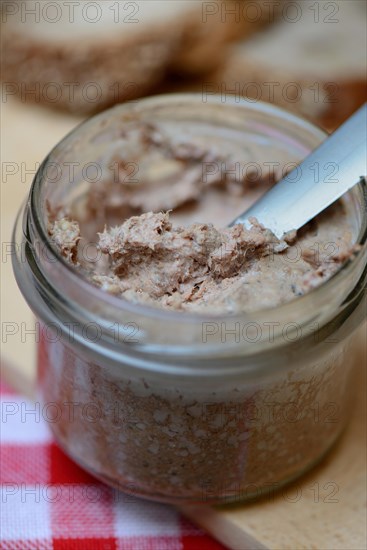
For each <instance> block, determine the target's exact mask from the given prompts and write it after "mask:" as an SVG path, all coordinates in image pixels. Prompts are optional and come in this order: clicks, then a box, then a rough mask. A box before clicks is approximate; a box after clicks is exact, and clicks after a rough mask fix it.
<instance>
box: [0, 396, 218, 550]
mask: <svg viewBox="0 0 367 550" xmlns="http://www.w3.org/2000/svg"><path fill="white" fill-rule="evenodd" d="M0 392H1V447H0V458H1V469H0V471H1V473H0V475H1V501H0V506H1V532H0V548H1V549H2V550H51V549H52V550H115V549H116V550H117V549H122V550H223V549H224V547H223V546H222V545H221V544H219V543H218V542H216V541H215V540H214V539H212V538H210V537H209V536H208V535H206V534H205V533H204V532H203V531H201V530H200V529H198V528H197V527H195V526H194V525H192V524H191V523H190V522H189V521H187V520H186V519H185V518H183V517H182V516H181V515H180V513H179V512H178V511H176V510H175V509H174V508H173V507H171V506H167V505H163V504H156V503H152V502H148V501H145V500H142V499H138V498H135V497H131V496H129V495H126V494H123V493H121V492H119V491H115V490H113V489H111V488H109V487H107V486H106V485H104V484H103V483H100V482H99V481H97V480H96V479H94V478H93V477H92V476H90V475H89V474H87V473H86V472H84V471H83V470H82V469H80V468H79V467H78V466H77V465H76V464H74V463H73V462H72V461H71V460H70V459H69V458H68V457H67V456H66V455H65V454H64V453H63V452H62V451H61V450H60V449H59V448H58V447H57V445H56V444H55V441H54V440H53V437H52V435H51V433H50V431H49V428H48V426H47V423H46V422H45V420H44V419H43V418H42V414H40V411H39V410H37V406H36V407H35V405H34V403H32V402H31V401H28V400H27V399H26V398H24V397H22V396H20V395H18V394H16V393H14V392H12V391H11V390H10V388H9V387H7V386H5V385H2V386H1V389H0Z"/></svg>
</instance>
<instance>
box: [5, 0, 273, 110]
mask: <svg viewBox="0 0 367 550" xmlns="http://www.w3.org/2000/svg"><path fill="white" fill-rule="evenodd" d="M273 1H275V0H271V2H273ZM282 1H284V0H282ZM246 2H247V0H240V1H238V0H214V1H212V2H204V1H202V0H159V1H158V0H133V1H130V0H99V1H97V2H89V1H87V0H80V1H79V2H68V1H66V2H65V1H64V0H56V1H55V0H54V1H53V2H48V1H47V0H44V1H42V2H39V1H34V0H22V1H20V0H5V2H3V10H2V11H3V14H2V20H3V24H2V33H3V44H2V45H3V80H4V81H5V85H4V87H3V89H4V93H5V95H6V97H7V96H9V95H13V94H14V95H15V94H17V95H20V96H21V98H22V100H23V101H29V100H33V101H36V102H39V103H48V104H49V105H51V106H56V107H62V108H66V109H68V110H69V111H74V112H78V113H91V112H94V111H96V110H100V109H102V108H104V107H106V106H108V105H111V104H114V103H117V102H120V101H124V100H129V99H134V98H137V97H140V96H143V95H145V94H146V93H148V92H149V91H150V90H152V88H153V86H154V85H156V84H157V83H159V82H160V81H161V80H162V79H163V77H164V75H165V73H166V71H167V70H168V67H170V68H173V69H174V70H177V71H179V72H181V73H182V72H183V73H186V72H194V73H197V72H203V71H204V70H209V69H213V68H216V67H217V66H218V64H219V63H220V59H221V52H222V50H223V46H224V44H225V43H226V42H228V41H229V40H231V39H233V38H234V37H236V36H238V35H240V34H241V35H242V34H243V32H244V16H243V11H242V8H243V5H244V4H246ZM256 2H259V3H260V2H264V0H256ZM252 4H254V2H252ZM231 6H232V11H233V9H234V11H236V10H238V14H239V17H236V16H232V15H231ZM261 24H263V21H261ZM259 25H260V21H259V23H258V24H257V21H256V22H254V24H253V26H252V28H253V29H257V28H258V26H259Z"/></svg>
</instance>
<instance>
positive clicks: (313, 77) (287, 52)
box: [206, 0, 367, 129]
mask: <svg viewBox="0 0 367 550" xmlns="http://www.w3.org/2000/svg"><path fill="white" fill-rule="evenodd" d="M292 4H293V11H292V10H291V6H290V5H289V6H288V7H285V9H284V11H283V15H281V16H280V19H279V21H278V22H277V23H276V24H275V25H273V26H272V27H270V28H269V29H267V30H266V31H264V32H260V33H258V34H257V35H256V36H254V37H253V38H250V39H249V40H247V41H242V42H240V43H238V44H236V45H235V46H233V48H232V50H231V52H230V54H229V57H228V59H227V61H226V63H225V65H224V66H223V67H222V69H221V70H220V71H219V72H217V73H216V75H215V77H214V78H213V80H212V87H211V88H210V85H211V83H210V82H209V83H207V84H206V85H207V89H208V90H209V93H214V92H217V93H220V94H224V95H225V94H230V93H231V91H232V94H233V93H234V94H237V95H240V96H246V97H248V98H250V99H251V100H252V101H257V100H263V101H270V102H273V103H275V104H277V105H280V106H282V107H284V108H286V109H288V110H290V111H294V112H296V113H300V114H302V115H304V116H306V117H307V118H310V119H312V120H314V121H317V122H318V123H321V124H322V125H323V126H325V127H326V128H329V129H333V128H335V127H336V126H337V125H338V124H339V123H341V122H342V121H343V120H344V119H345V118H347V117H348V116H349V115H350V114H351V113H352V112H353V111H354V110H355V109H356V108H357V107H358V106H359V105H360V104H361V103H363V102H364V101H365V100H366V70H367V57H366V51H367V49H366V26H365V22H366V3H365V2H363V1H360V0H348V1H345V0H339V1H334V2H326V0H325V1H324V0H321V1H320V2H316V3H315V2H314V1H313V0H302V2H298V3H292ZM294 6H296V7H294ZM292 19H293V20H294V22H292ZM296 19H297V20H296Z"/></svg>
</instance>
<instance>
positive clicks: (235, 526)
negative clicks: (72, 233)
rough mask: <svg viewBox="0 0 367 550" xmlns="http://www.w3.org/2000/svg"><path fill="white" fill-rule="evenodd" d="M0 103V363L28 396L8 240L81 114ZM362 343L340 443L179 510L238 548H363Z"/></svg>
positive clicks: (26, 313) (27, 336) (31, 366)
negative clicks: (254, 485)
mask: <svg viewBox="0 0 367 550" xmlns="http://www.w3.org/2000/svg"><path fill="white" fill-rule="evenodd" d="M1 111H2V112H1V115H2V117H1V118H2V125H1V127H2V130H3V131H4V128H5V129H6V141H5V140H4V139H3V140H2V182H1V234H2V264H1V270H2V274H1V282H2V285H1V320H2V339H1V346H2V359H1V369H2V375H3V376H4V377H5V378H6V379H7V380H8V381H9V382H10V383H11V384H12V385H13V386H15V387H16V388H17V389H19V390H20V391H22V392H23V393H25V394H27V395H29V396H32V395H33V392H34V387H35V386H34V385H35V336H34V334H32V330H34V328H35V320H34V319H33V316H32V314H31V312H30V310H29V309H28V307H27V305H26V304H25V302H24V300H23V298H22V296H21V294H20V292H19V290H18V288H17V286H16V283H15V281H14V277H13V274H12V268H11V257H10V255H9V249H8V243H9V242H10V238H11V230H12V227H13V224H14V218H15V215H16V212H17V211H18V209H19V207H20V205H21V203H22V201H23V199H24V198H25V197H26V195H27V193H28V190H29V186H30V183H31V181H32V178H33V175H34V171H35V169H36V167H37V166H36V163H37V162H40V161H41V160H42V159H43V158H44V157H45V155H46V154H47V153H48V152H49V150H50V149H51V148H52V147H53V145H55V144H56V143H57V142H58V141H59V139H60V138H61V137H62V136H63V135H65V134H66V133H67V132H68V131H69V130H70V129H71V128H73V127H74V126H75V125H76V124H77V123H78V122H79V120H77V119H76V118H73V117H69V116H67V115H64V114H59V113H55V112H53V111H49V110H47V109H44V108H40V107H37V106H26V105H24V104H22V103H20V102H17V101H7V102H5V103H3V104H2V109H1ZM3 137H4V136H3ZM362 336H363V337H362ZM360 345H361V349H360V366H361V369H360V376H361V379H360V383H359V384H358V385H357V388H356V396H355V400H356V407H355V410H354V414H353V418H352V419H351V422H350V424H349V426H348V428H347V430H346V432H345V433H344V435H343V437H342V438H341V440H340V441H339V443H338V444H337V445H336V446H335V448H334V449H333V450H332V452H331V453H329V454H328V456H327V457H326V458H325V459H324V460H323V462H322V463H321V464H320V465H319V466H318V467H316V468H314V469H313V470H312V471H311V472H310V473H309V474H308V475H306V476H303V478H301V479H300V480H298V481H296V482H295V483H293V484H292V485H290V486H288V487H287V488H285V489H284V490H283V491H280V492H279V493H278V494H276V495H274V496H273V497H272V498H270V499H269V498H268V499H264V500H261V501H259V502H255V503H249V504H243V505H236V506H227V507H218V508H214V507H200V508H197V507H189V508H183V512H184V513H185V514H186V515H187V516H188V517H190V518H191V519H192V520H193V521H194V522H196V523H197V524H199V525H200V526H202V527H204V528H205V529H207V530H208V531H209V532H210V533H211V534H212V535H214V536H215V537H217V538H218V539H219V540H220V541H221V542H223V543H224V544H226V545H227V546H228V547H229V548H233V549H236V550H246V549H260V548H269V549H274V550H275V549H277V550H280V549H292V550H295V549H306V548H307V549H309V548H317V549H320V550H329V549H335V550H336V549H341V550H345V549H346V548H348V549H350V550H363V549H365V548H366V538H367V532H366V498H367V493H366V382H365V370H366V369H365V367H366V338H365V332H364V333H363V335H362V333H361V339H360ZM334 491H336V493H334Z"/></svg>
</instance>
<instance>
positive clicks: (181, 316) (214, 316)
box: [23, 94, 367, 325]
mask: <svg viewBox="0 0 367 550" xmlns="http://www.w3.org/2000/svg"><path fill="white" fill-rule="evenodd" d="M189 101H191V102H198V101H200V103H202V96H201V94H167V95H158V96H153V97H149V98H145V99H142V100H139V101H138V102H130V103H125V104H122V105H117V106H115V107H113V108H111V109H108V110H107V111H104V112H102V113H100V114H99V115H96V116H94V117H92V118H91V119H88V120H86V121H84V122H82V123H81V124H80V125H78V126H77V127H76V128H74V129H73V130H72V131H71V132H70V133H69V134H68V135H67V136H66V137H64V138H63V139H62V140H61V141H60V142H59V144H58V145H56V146H55V147H54V148H53V149H52V150H51V152H50V153H49V155H48V156H47V157H46V158H45V160H44V161H43V163H42V164H41V166H40V168H39V170H38V172H37V174H36V176H35V178H34V181H33V183H32V187H31V190H30V195H29V199H28V203H27V210H28V219H27V223H28V224H30V225H31V226H32V227H31V229H32V232H33V231H35V233H36V234H37V236H38V237H39V238H40V240H41V242H42V243H43V244H44V245H45V246H46V247H47V249H48V250H47V253H48V254H49V255H51V256H54V257H55V258H56V259H57V261H58V262H60V265H61V267H62V270H63V271H64V273H65V274H67V277H69V278H70V279H71V280H72V281H73V282H74V283H75V284H77V285H78V286H79V287H80V288H81V289H82V290H83V292H86V293H90V295H91V296H93V297H95V298H96V299H97V300H99V301H100V302H101V303H106V304H108V306H109V307H113V308H116V309H117V310H119V311H120V312H121V314H122V313H123V312H125V313H126V314H128V315H129V314H130V315H140V316H143V317H146V318H150V319H151V318H154V320H156V321H162V322H167V323H170V324H172V323H174V322H177V323H181V324H193V325H198V324H202V323H203V322H210V321H212V322H218V321H235V320H240V321H242V322H251V321H254V320H257V319H259V317H260V318H261V319H267V318H272V316H273V315H274V314H276V315H277V317H281V318H283V317H284V318H287V313H288V312H290V311H292V310H293V309H294V308H295V307H297V308H300V309H301V310H303V309H305V306H306V304H309V306H308V307H309V308H310V305H312V308H313V309H314V307H315V306H316V305H317V304H319V303H322V302H324V303H325V304H326V302H327V300H325V296H324V298H323V300H321V299H320V297H322V296H323V295H324V294H325V288H328V289H332V288H333V289H335V290H336V288H337V286H338V284H339V281H341V280H342V279H343V277H344V276H345V275H346V274H347V273H348V272H349V270H350V268H351V266H353V265H355V264H356V262H358V258H359V256H361V255H362V252H363V251H362V247H365V245H366V242H367V222H366V220H364V224H363V228H362V230H361V231H360V234H359V237H358V242H357V243H356V244H359V245H361V250H359V251H357V252H356V254H355V256H354V257H353V258H349V259H347V260H346V261H345V262H344V263H343V264H342V266H341V267H340V269H338V270H337V271H336V272H335V273H334V274H333V275H332V276H331V277H329V278H328V279H327V280H326V281H324V282H322V283H321V284H320V285H319V286H317V287H316V288H313V289H311V290H310V291H309V292H307V293H306V294H304V295H302V296H299V297H294V298H292V299H291V300H289V301H288V302H285V303H283V304H280V305H279V306H276V307H270V308H262V309H259V310H256V311H253V312H236V313H227V312H225V313H222V314H219V313H205V312H198V313H195V312H188V311H176V310H170V309H163V308H159V307H157V306H150V305H146V304H140V303H137V304H136V303H133V302H130V301H128V300H125V299H123V298H121V297H118V296H113V295H111V294H109V293H107V292H106V291H104V290H102V289H100V288H98V287H97V286H95V285H93V284H92V283H91V282H89V281H88V280H87V279H86V278H85V277H83V276H81V275H80V274H79V273H78V271H77V270H76V269H75V267H74V266H73V265H71V264H70V263H69V262H67V260H66V259H65V258H64V257H62V255H61V254H60V253H59V251H58V250H56V248H55V246H53V244H52V241H51V239H50V238H49V236H48V234H47V230H46V228H45V227H44V224H43V221H42V220H41V218H40V216H39V212H38V208H37V201H36V196H37V193H39V191H40V189H41V186H42V184H43V178H42V175H43V170H44V168H45V166H47V163H48V162H50V159H51V158H52V155H53V154H54V152H55V151H56V150H59V149H60V148H62V147H63V146H64V145H65V143H67V140H68V139H69V137H71V136H72V135H74V134H76V133H77V132H78V131H79V130H80V129H81V128H84V127H85V125H87V124H88V123H89V122H90V121H95V120H97V119H98V118H99V117H103V116H106V114H107V115H110V116H113V113H115V112H116V111H117V112H119V113H124V112H129V110H130V109H131V108H133V109H134V105H135V106H136V105H137V106H138V107H143V108H144V106H152V107H153V106H155V105H158V106H159V105H167V103H170V104H174V103H176V104H180V103H184V104H187V102H189ZM208 103H211V104H216V105H223V102H222V100H221V97H220V96H214V95H213V96H210V97H209V98H208ZM226 104H230V105H232V106H234V107H236V108H239V109H240V108H242V109H243V110H244V112H246V111H250V112H259V113H262V114H266V115H269V116H270V117H273V118H274V117H275V118H279V119H281V120H282V121H286V122H289V123H290V124H293V125H295V126H296V127H297V128H299V129H300V130H301V129H305V130H306V131H308V132H310V133H311V134H312V135H313V136H315V137H317V138H320V140H321V138H322V137H323V136H325V135H326V133H325V132H323V131H322V130H321V129H319V128H317V127H316V126H315V125H313V124H311V123H310V122H308V121H306V120H304V119H302V118H301V117H298V116H296V115H293V114H292V113H289V112H287V111H285V110H284V109H281V108H279V107H276V106H274V105H270V104H266V103H263V102H260V101H259V102H256V103H248V102H246V101H245V100H243V101H241V102H238V101H237V100H235V98H233V99H232V98H227V99H226ZM223 107H225V106H223ZM357 187H358V188H359V191H360V193H362V200H363V201H364V204H365V205H367V190H366V187H365V186H364V185H363V186H362V184H357V185H356V188H357ZM349 193H351V192H349ZM23 232H24V233H26V234H28V238H27V237H26V238H27V240H28V243H29V244H31V241H32V238H31V236H30V235H29V227H28V228H27V230H26V232H25V231H23ZM325 307H326V305H325ZM312 308H311V309H312Z"/></svg>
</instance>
